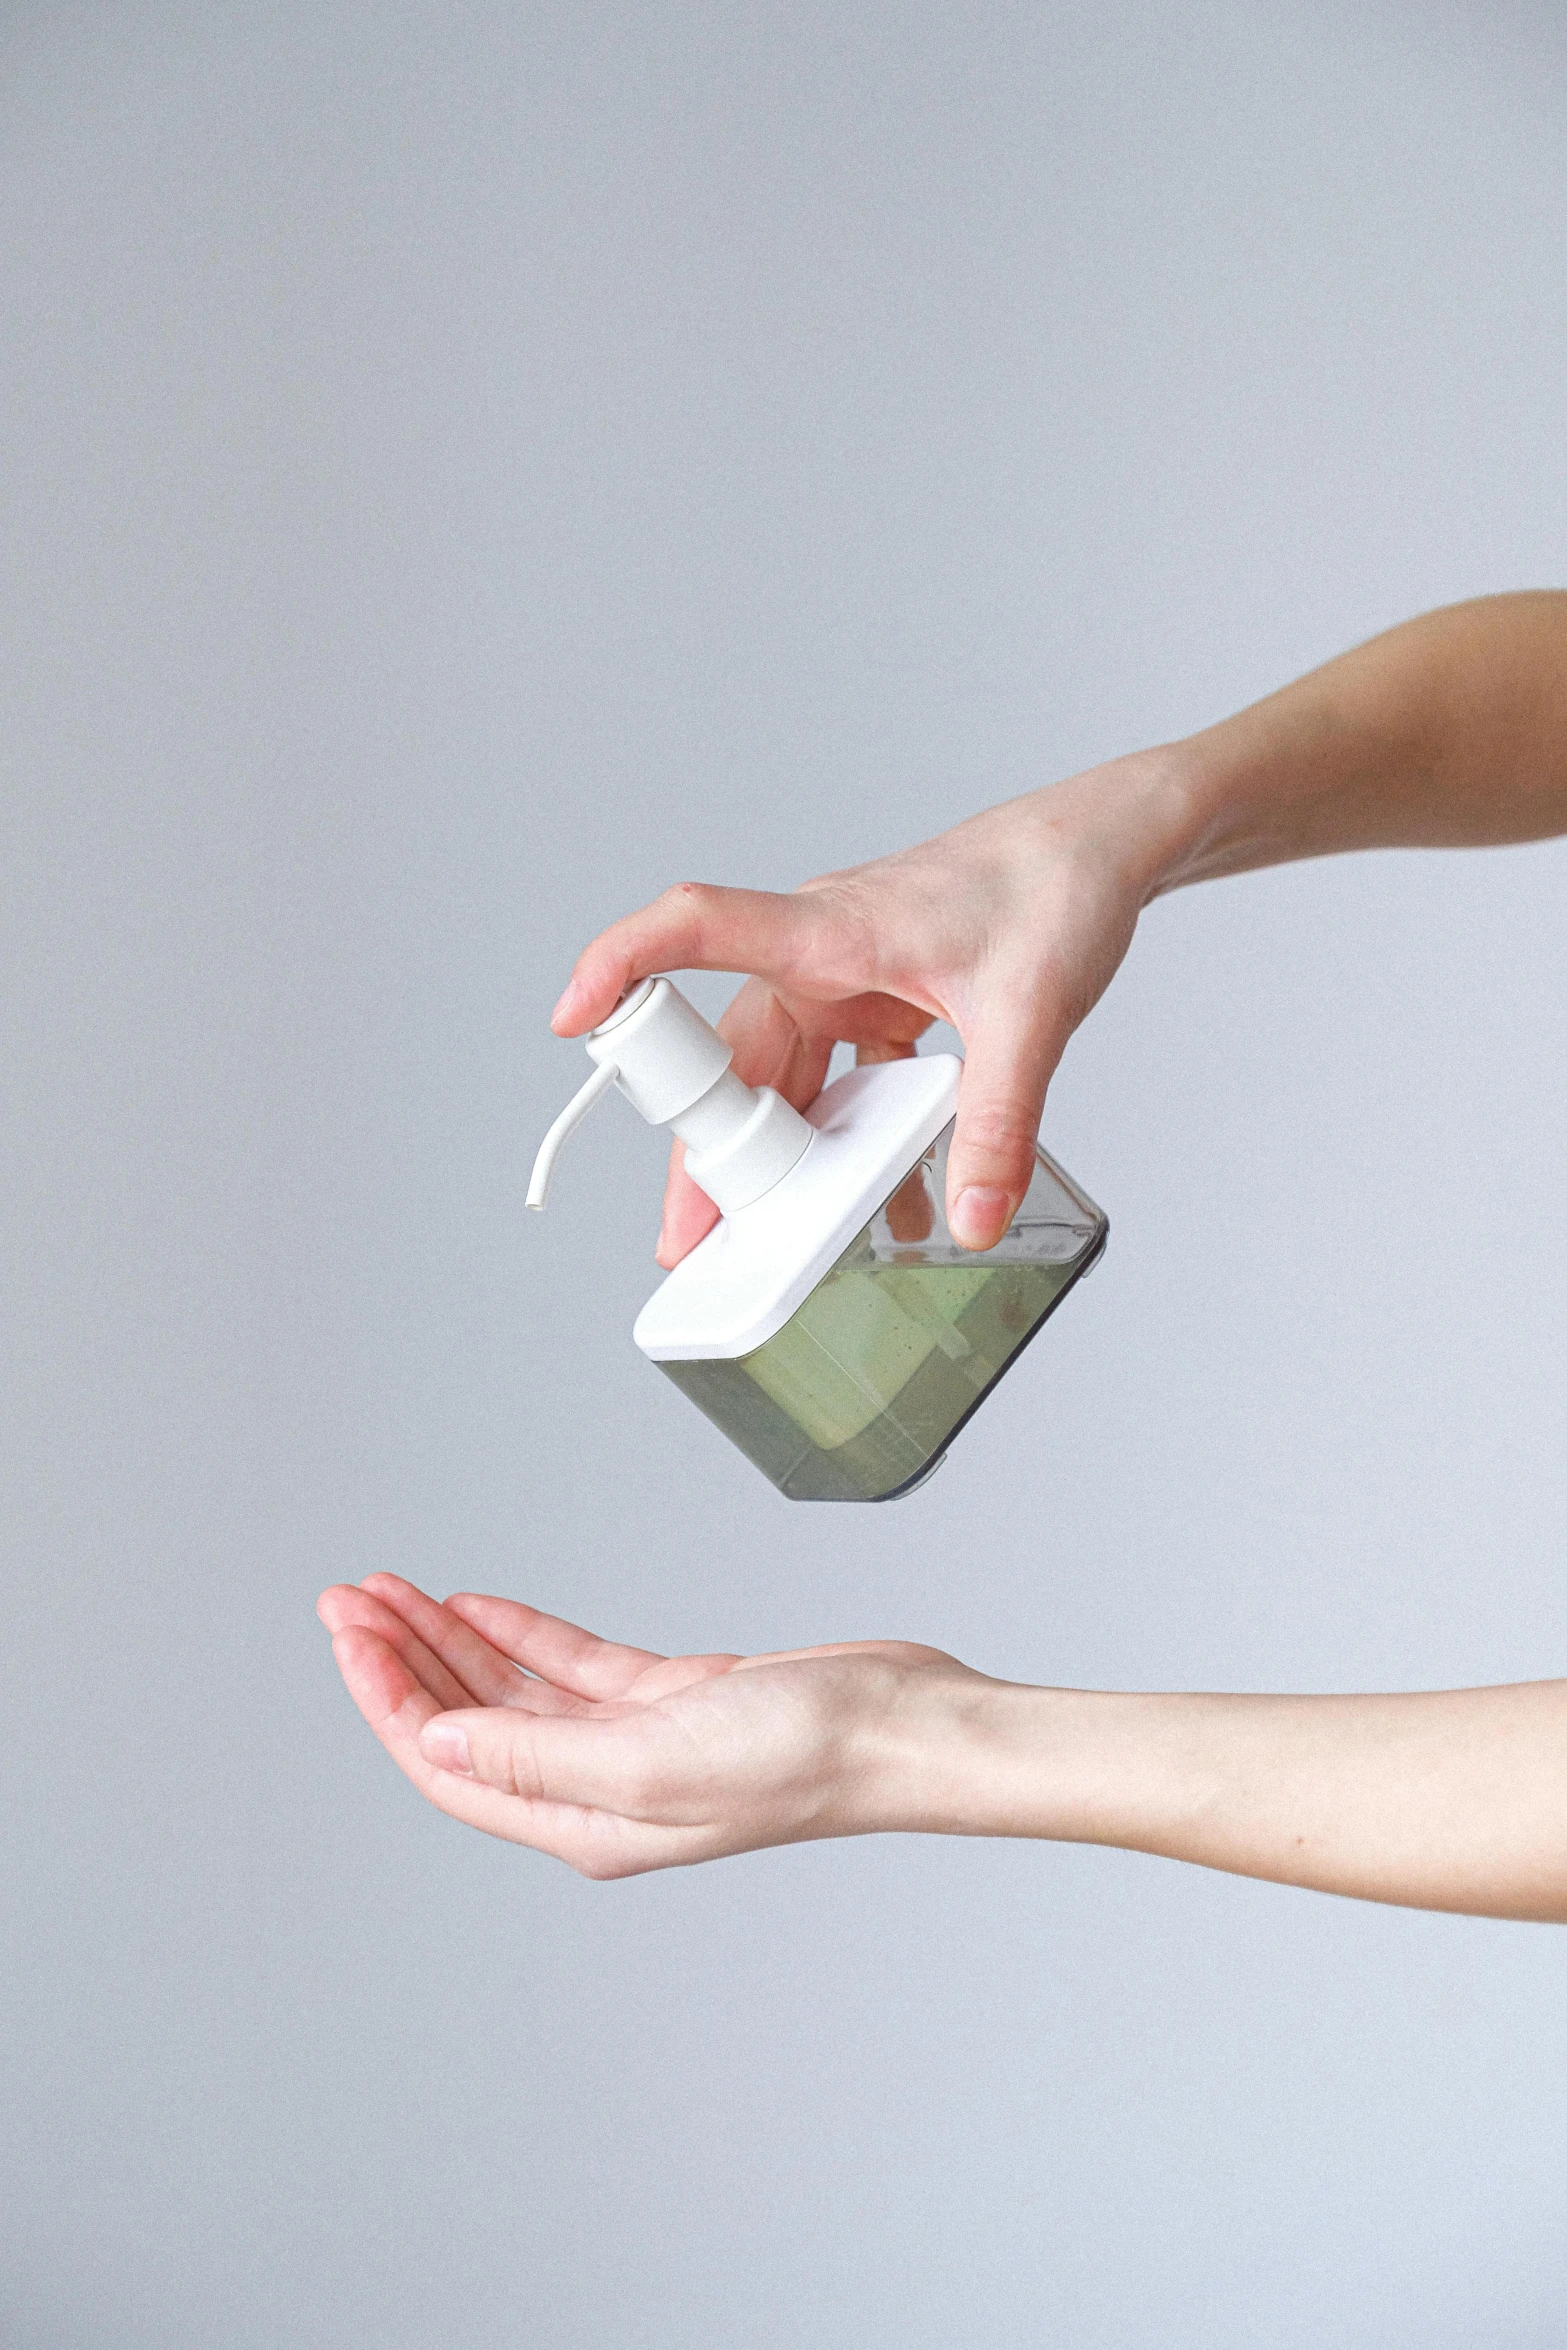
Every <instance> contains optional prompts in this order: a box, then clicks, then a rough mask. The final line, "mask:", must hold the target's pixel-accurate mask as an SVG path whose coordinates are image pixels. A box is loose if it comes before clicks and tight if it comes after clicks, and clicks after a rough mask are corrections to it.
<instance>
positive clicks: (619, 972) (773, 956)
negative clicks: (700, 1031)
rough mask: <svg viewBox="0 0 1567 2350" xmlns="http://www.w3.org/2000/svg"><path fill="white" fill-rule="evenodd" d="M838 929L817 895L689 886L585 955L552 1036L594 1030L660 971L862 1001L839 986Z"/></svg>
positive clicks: (625, 922)
mask: <svg viewBox="0 0 1567 2350" xmlns="http://www.w3.org/2000/svg"><path fill="white" fill-rule="evenodd" d="M834 927H835V925H834V922H833V917H832V912H831V909H830V906H829V905H828V904H827V902H826V901H825V899H824V896H823V894H822V893H821V892H819V891H813V890H807V891H804V892H800V893H798V894H795V895H792V896H784V895H783V894H782V893H780V892H778V891H775V890H768V889H723V888H720V887H718V886H716V885H715V884H712V883H708V882H702V881H682V882H680V883H679V884H678V885H677V886H676V887H675V888H674V889H666V890H665V892H664V894H663V896H662V897H658V898H655V899H654V900H653V903H652V904H651V905H650V906H644V907H642V909H641V911H640V912H638V913H635V914H626V915H623V916H622V918H621V919H620V921H618V922H612V923H611V924H610V926H609V928H608V929H607V930H604V931H601V932H600V933H599V935H598V937H597V938H596V939H594V940H593V942H592V943H591V945H589V946H586V947H584V949H583V951H582V953H581V954H580V955H579V956H578V958H577V964H576V968H575V970H574V971H573V972H572V975H571V978H570V981H569V982H568V984H567V987H566V992H565V994H564V995H563V996H562V997H561V999H560V1002H559V1003H558V1004H557V1005H556V1006H555V1010H554V1012H553V1014H552V1015H551V1019H550V1026H551V1027H552V1028H553V1029H554V1031H555V1033H556V1035H557V1036H580V1035H581V1034H582V1032H583V1030H584V1029H587V1028H596V1027H597V1026H598V1024H599V1022H600V1021H601V1020H606V1019H607V1018H608V1017H609V1014H610V1013H611V1012H612V1011H613V1010H614V1008H615V1005H616V1004H617V1003H618V1002H619V1000H620V998H621V996H623V995H624V994H625V992H626V990H627V988H628V987H631V986H634V985H635V983H636V981H637V980H639V979H646V978H648V977H649V976H650V975H651V974H652V973H654V972H657V971H743V972H746V973H748V974H749V975H750V976H751V977H752V978H755V979H765V980H768V981H769V982H770V983H771V984H772V985H774V986H779V987H790V988H794V989H797V990H798V991H799V992H801V993H804V994H807V995H823V996H827V997H831V996H834V995H837V994H840V993H842V994H852V993H857V992H859V989H858V984H857V983H854V984H850V985H846V986H843V985H840V984H839V982H840V980H841V979H842V977H843V974H842V973H841V972H840V971H839V970H837V969H836V968H835V951H836V953H837V959H838V960H839V961H841V960H842V956H841V946H840V942H839V941H837V940H835V938H834V935H833V933H834Z"/></svg>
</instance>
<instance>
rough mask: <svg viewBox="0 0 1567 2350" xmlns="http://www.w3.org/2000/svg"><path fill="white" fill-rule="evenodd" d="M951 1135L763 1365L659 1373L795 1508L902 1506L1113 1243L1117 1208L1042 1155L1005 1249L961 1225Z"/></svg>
mask: <svg viewBox="0 0 1567 2350" xmlns="http://www.w3.org/2000/svg"><path fill="white" fill-rule="evenodd" d="M951 1138H952V1128H951V1126H950V1125H949V1126H948V1127H946V1129H945V1130H944V1131H943V1132H942V1133H941V1134H940V1135H939V1136H938V1137H937V1139H936V1141H935V1143H934V1144H933V1145H932V1146H931V1148H930V1150H928V1151H927V1152H926V1154H925V1156H924V1158H923V1159H921V1160H920V1162H919V1164H918V1166H916V1167H915V1168H913V1169H912V1171H911V1172H910V1173H909V1174H908V1175H906V1176H905V1177H904V1178H903V1179H902V1181H901V1182H900V1183H899V1184H898V1187H897V1189H896V1190H895V1191H894V1192H893V1193H892V1195H891V1197H890V1198H889V1199H887V1200H886V1201H884V1202H883V1204H882V1206H881V1207H880V1208H879V1209H878V1210H877V1212H876V1214H875V1215H874V1216H873V1217H872V1218H871V1220H870V1222H869V1223H868V1224H867V1225H866V1226H865V1228H864V1230H863V1231H861V1232H859V1233H857V1234H856V1235H855V1237H854V1239H853V1240H852V1241H851V1242H850V1244H849V1246H848V1247H847V1248H846V1249H845V1250H844V1252H843V1254H842V1256H841V1257H840V1258H839V1259H838V1261H837V1263H836V1264H835V1265H833V1266H832V1268H831V1269H830V1271H828V1272H827V1273H826V1274H824V1275H823V1277H822V1279H821V1280H820V1281H819V1282H818V1283H817V1285H816V1287H815V1288H814V1289H813V1290H812V1292H811V1294H810V1296H809V1297H808V1298H807V1299H806V1300H805V1302H804V1304H803V1305H802V1306H800V1307H798V1308H797V1310H796V1311H795V1312H794V1313H793V1314H792V1315H791V1316H790V1318H789V1320H788V1321H787V1322H786V1323H785V1324H784V1325H783V1328H782V1329H781V1330H779V1331H777V1332H775V1334H774V1335H773V1336H772V1337H771V1338H769V1339H768V1340H767V1341H766V1343H765V1344H764V1345H762V1346H759V1347H757V1348H755V1349H754V1351H753V1352H752V1353H750V1354H746V1355H737V1356H735V1357H733V1358H731V1359H727V1360H722V1361H716V1360H715V1361H699V1362H661V1363H660V1364H659V1369H660V1370H661V1371H663V1372H665V1373H667V1375H668V1376H669V1377H670V1378H671V1379H672V1380H673V1381H674V1383H675V1385H676V1386H677V1387H679V1388H680V1389H681V1390H682V1391H683V1392H684V1393H685V1394H686V1395H688V1396H689V1397H690V1398H691V1400H692V1402H693V1403H694V1404H696V1405H697V1406H698V1408H699V1409H700V1410H701V1411H703V1412H705V1413H706V1414H707V1417H708V1418H709V1419H710V1420H712V1421H713V1422H714V1423H715V1424H716V1426H718V1427H719V1428H721V1429H722V1430H723V1432H724V1434H725V1435H726V1436H727V1437H728V1438H729V1439H730V1440H731V1442H732V1443H734V1444H737V1445H738V1446H739V1448H740V1450H741V1451H742V1452H743V1453H744V1454H745V1455H746V1456H747V1458H748V1459H749V1460H751V1461H753V1462H754V1463H755V1464H756V1466H757V1468H759V1469H760V1470H761V1472H762V1474H763V1476H765V1477H768V1478H770V1479H771V1480H772V1482H773V1484H774V1485H776V1486H777V1487H778V1489H779V1491H780V1492H781V1493H784V1494H786V1495H787V1496H788V1497H789V1499H790V1500H791V1501H891V1500H893V1499H894V1498H895V1497H896V1496H898V1495H899V1494H902V1493H908V1492H911V1491H912V1490H913V1488H914V1487H915V1486H916V1485H918V1484H921V1483H922V1482H923V1481H924V1479H925V1478H926V1477H927V1476H929V1475H930V1473H931V1471H932V1470H933V1469H934V1468H936V1467H937V1466H938V1465H939V1464H940V1462H941V1460H942V1458H943V1456H944V1455H945V1452H946V1449H947V1446H948V1445H949V1444H950V1443H951V1441H952V1439H953V1437H954V1436H955V1435H956V1434H957V1432H958V1430H959V1429H960V1428H961V1427H962V1425H963V1423H964V1422H965V1420H967V1419H968V1418H969V1416H970V1415H971V1413H973V1412H974V1411H975V1410H976V1409H977V1408H978V1406H979V1404H980V1403H981V1402H982V1401H983V1399H984V1397H985V1396H986V1395H988V1394H989V1392H990V1390H991V1388H992V1387H993V1386H994V1385H995V1383H996V1381H997V1380H998V1379H999V1378H1000V1377H1001V1376H1002V1374H1003V1372H1004V1371H1006V1370H1007V1369H1008V1368H1009V1367H1010V1366H1011V1364H1012V1363H1014V1362H1015V1361H1016V1359H1017V1357H1018V1355H1019V1354H1020V1353H1021V1352H1022V1350H1023V1348H1024V1347H1025V1346H1026V1345H1027V1344H1028V1342H1029V1340H1030V1339H1031V1338H1032V1337H1033V1336H1034V1334H1035V1332H1036V1331H1037V1330H1038V1329H1039V1328H1040V1326H1041V1324H1042V1323H1043V1322H1044V1321H1045V1320H1046V1318H1047V1316H1048V1315H1049V1314H1050V1313H1051V1312H1052V1311H1053V1310H1054V1308H1055V1307H1056V1306H1057V1305H1058V1304H1059V1303H1060V1301H1061V1299H1062V1298H1063V1297H1064V1296H1065V1295H1066V1292H1067V1291H1068V1290H1069V1289H1070V1288H1071V1286H1072V1284H1073V1282H1074V1281H1075V1280H1077V1278H1078V1276H1079V1275H1080V1274H1082V1273H1083V1272H1085V1271H1086V1270H1087V1268H1088V1266H1089V1265H1090V1264H1092V1263H1093V1261H1094V1259H1095V1258H1096V1257H1097V1255H1098V1254H1099V1251H1100V1250H1101V1249H1102V1248H1103V1246H1104V1240H1105V1232H1106V1223H1105V1218H1104V1216H1103V1214H1102V1213H1101V1211H1100V1210H1099V1209H1098V1208H1096V1207H1095V1206H1094V1204H1093V1202H1092V1201H1091V1200H1090V1199H1088V1198H1087V1197H1086V1196H1085V1195H1084V1194H1083V1193H1082V1192H1081V1191H1079V1190H1078V1188H1077V1186H1076V1184H1074V1183H1073V1181H1072V1179H1071V1177H1070V1176H1069V1175H1067V1174H1066V1173H1065V1172H1064V1171H1063V1170H1062V1169H1061V1168H1060V1167H1058V1166H1057V1165H1056V1164H1055V1161H1054V1160H1053V1159H1051V1158H1049V1157H1048V1156H1047V1155H1046V1153H1045V1152H1044V1151H1042V1150H1040V1151H1036V1153H1035V1161H1036V1163H1035V1168H1034V1177H1033V1181H1032V1182H1031V1183H1030V1185H1029V1188H1028V1192H1027V1194H1026V1196H1025V1198H1024V1200H1023V1204H1022V1206H1021V1208H1020V1209H1019V1210H1018V1213H1017V1215H1016V1217H1015V1218H1014V1219H1013V1222H1012V1225H1011V1227H1010V1229H1009V1230H1008V1232H1007V1234H1006V1236H1005V1238H1004V1239H1003V1240H1002V1241H1001V1242H1000V1243H999V1244H998V1245H997V1246H996V1247H995V1248H993V1249H987V1250H985V1251H984V1252H983V1253H980V1254H977V1253H976V1252H975V1251H973V1250H971V1249H964V1248H960V1247H959V1246H958V1244H957V1242H956V1241H955V1240H954V1239H953V1238H952V1235H951V1233H950V1232H949V1231H948V1229H947V1219H946V1213H945V1209H944V1206H943V1202H944V1198H945V1193H946V1175H947V1149H948V1145H949V1143H950V1141H951Z"/></svg>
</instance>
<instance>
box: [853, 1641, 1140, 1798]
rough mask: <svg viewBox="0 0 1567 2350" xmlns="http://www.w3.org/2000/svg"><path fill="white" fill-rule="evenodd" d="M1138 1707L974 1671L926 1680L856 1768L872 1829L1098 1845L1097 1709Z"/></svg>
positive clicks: (878, 1727)
mask: <svg viewBox="0 0 1567 2350" xmlns="http://www.w3.org/2000/svg"><path fill="white" fill-rule="evenodd" d="M1135 1702H1137V1701H1135V1700H1120V1699H1115V1698H1106V1697H1100V1696H1097V1695H1095V1694H1093V1693H1090V1692H1086V1691H1081V1690H1073V1689H1037V1688H1029V1687H1026V1686H1024V1685H1022V1684H1020V1683H1017V1682H1009V1681H993V1680H990V1679H988V1678H987V1677H986V1676H985V1675H984V1674H982V1673H975V1672H971V1671H970V1670H969V1669H968V1668H967V1667H965V1666H955V1667H953V1668H951V1669H950V1670H938V1671H932V1670H930V1669H928V1668H925V1669H919V1670H916V1671H915V1672H913V1673H910V1674H909V1675H908V1676H907V1678H906V1679H905V1680H904V1682H903V1683H902V1685H901V1686H900V1687H899V1689H898V1690H897V1692H896V1695H895V1697H894V1700H893V1702H892V1703H891V1704H890V1705H888V1706H887V1707H885V1708H884V1709H883V1710H882V1711H881V1713H880V1715H879V1717H878V1719H877V1721H876V1723H875V1726H874V1730H873V1731H872V1733H871V1735H870V1737H869V1738H868V1740H867V1741H866V1744H865V1747H864V1749H863V1751H862V1753H861V1755H860V1756H859V1757H858V1758H857V1762H858V1767H857V1771H856V1776H857V1778H858V1781H859V1788H860V1798H861V1808H862V1811H863V1814H864V1825H865V1826H866V1827H867V1828H870V1829H894V1830H904V1831H915V1832H921V1833H924V1834H930V1835H950V1836H1043V1837H1059V1838H1065V1839H1073V1838H1081V1837H1085V1836H1090V1835H1092V1834H1093V1830H1092V1828H1091V1827H1090V1826H1089V1825H1088V1824H1087V1823H1088V1822H1089V1820H1090V1819H1091V1817H1092V1815H1093V1813H1094V1811H1095V1786H1094V1780H1095V1765H1094V1763H1093V1761H1092V1760H1091V1759H1090V1758H1091V1752H1092V1749H1093V1748H1094V1746H1095V1745H1096V1744H1097V1743H1098V1742H1099V1733H1100V1732H1101V1731H1102V1730H1103V1728H1104V1727H1105V1725H1103V1724H1101V1723H1100V1722H1099V1721H1098V1719H1097V1715H1098V1711H1099V1709H1102V1708H1104V1707H1107V1706H1114V1705H1116V1704H1124V1703H1135ZM1099 1793H1100V1796H1101V1799H1102V1793H1103V1790H1102V1788H1101V1789H1100V1790H1099Z"/></svg>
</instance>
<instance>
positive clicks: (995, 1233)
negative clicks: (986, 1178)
mask: <svg viewBox="0 0 1567 2350" xmlns="http://www.w3.org/2000/svg"><path fill="white" fill-rule="evenodd" d="M1011 1206H1012V1200H1011V1195H1010V1194H1009V1193H1008V1192H1005V1191H1002V1190H1001V1189H1000V1187H999V1185H997V1184H994V1183H971V1184H970V1185H969V1186H968V1188H967V1189H966V1190H965V1191H960V1192H959V1193H958V1196H957V1198H956V1199H955V1200H954V1201H953V1203H952V1214H951V1216H950V1217H949V1219H948V1221H949V1223H950V1225H951V1228H952V1237H953V1239H954V1240H956V1241H958V1242H960V1243H961V1244H962V1246H963V1247H964V1248H993V1247H994V1246H995V1244H996V1242H997V1241H998V1240H999V1239H1000V1238H1001V1233H1002V1227H1003V1226H1004V1225H1005V1223H1006V1220H1007V1215H1008V1211H1009V1210H1010V1208H1011Z"/></svg>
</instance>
